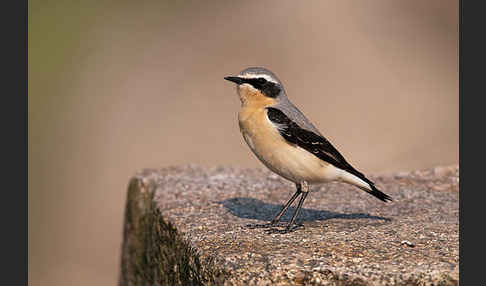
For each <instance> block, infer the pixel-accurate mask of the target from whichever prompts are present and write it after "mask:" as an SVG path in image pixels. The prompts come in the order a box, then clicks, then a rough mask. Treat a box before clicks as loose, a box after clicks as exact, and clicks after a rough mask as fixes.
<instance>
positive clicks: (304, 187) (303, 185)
mask: <svg viewBox="0 0 486 286" xmlns="http://www.w3.org/2000/svg"><path fill="white" fill-rule="evenodd" d="M300 185H301V188H300V190H301V193H302V196H301V197H300V200H299V204H298V205H297V209H296V210H295V212H294V215H293V216H292V219H291V220H290V222H289V224H288V225H287V227H286V228H285V229H283V230H275V229H271V230H268V231H267V233H269V234H270V233H281V234H284V233H289V232H292V231H294V230H295V229H296V228H297V226H296V227H292V225H293V224H294V222H295V219H296V218H297V216H298V215H299V211H300V209H301V208H302V205H303V204H304V201H305V198H307V195H308V194H309V185H308V183H307V182H305V181H304V182H302V183H301V184H300ZM296 197H297V196H296ZM294 199H295V198H294Z"/></svg>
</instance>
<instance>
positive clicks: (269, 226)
mask: <svg viewBox="0 0 486 286" xmlns="http://www.w3.org/2000/svg"><path fill="white" fill-rule="evenodd" d="M285 225H286V224H284V223H281V222H270V223H265V224H253V223H250V224H247V225H246V227H247V228H249V229H256V228H271V227H280V226H285Z"/></svg>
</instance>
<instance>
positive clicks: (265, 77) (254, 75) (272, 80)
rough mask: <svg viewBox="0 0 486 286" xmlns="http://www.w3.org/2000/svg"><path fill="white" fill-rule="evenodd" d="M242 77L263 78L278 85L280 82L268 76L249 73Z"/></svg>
mask: <svg viewBox="0 0 486 286" xmlns="http://www.w3.org/2000/svg"><path fill="white" fill-rule="evenodd" d="M240 77H242V78H259V77H263V78H264V79H266V80H268V81H271V82H273V83H276V84H278V81H277V80H275V79H274V78H273V77H271V76H270V75H268V74H256V73H247V74H243V75H240Z"/></svg>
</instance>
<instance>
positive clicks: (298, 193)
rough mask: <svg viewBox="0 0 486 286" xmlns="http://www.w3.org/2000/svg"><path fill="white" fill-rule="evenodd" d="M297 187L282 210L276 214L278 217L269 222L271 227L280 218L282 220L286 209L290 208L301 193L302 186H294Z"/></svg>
mask: <svg viewBox="0 0 486 286" xmlns="http://www.w3.org/2000/svg"><path fill="white" fill-rule="evenodd" d="M295 185H296V187H297V191H296V192H295V193H294V195H293V196H292V197H291V198H290V200H289V201H288V202H287V203H286V204H285V206H284V207H283V208H282V210H281V211H280V212H279V213H278V215H277V216H276V217H275V218H274V219H273V220H272V222H270V224H271V225H275V224H277V223H278V222H279V221H280V218H282V215H283V214H284V213H285V212H286V211H287V209H288V208H289V207H290V205H291V204H292V203H293V202H294V201H295V199H296V198H297V197H298V196H299V195H300V194H301V193H302V185H301V184H299V183H298V184H295Z"/></svg>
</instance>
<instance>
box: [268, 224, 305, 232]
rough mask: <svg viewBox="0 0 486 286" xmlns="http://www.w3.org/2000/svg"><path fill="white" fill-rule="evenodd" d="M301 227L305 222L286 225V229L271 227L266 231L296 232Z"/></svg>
mask: <svg viewBox="0 0 486 286" xmlns="http://www.w3.org/2000/svg"><path fill="white" fill-rule="evenodd" d="M301 227H304V225H303V224H298V225H294V226H289V225H288V226H287V227H285V228H284V229H277V228H271V229H267V230H266V231H265V233H266V234H276V233H278V234H287V233H291V232H294V231H296V230H297V229H299V228H301Z"/></svg>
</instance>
